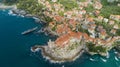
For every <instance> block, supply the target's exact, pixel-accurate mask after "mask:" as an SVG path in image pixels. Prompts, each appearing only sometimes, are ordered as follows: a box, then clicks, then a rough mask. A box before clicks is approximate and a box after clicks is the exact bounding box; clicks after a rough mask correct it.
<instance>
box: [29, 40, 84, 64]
mask: <svg viewBox="0 0 120 67" xmlns="http://www.w3.org/2000/svg"><path fill="white" fill-rule="evenodd" d="M53 43H54V42H51V41H49V45H48V46H40V45H35V46H33V47H32V48H31V51H32V52H36V51H39V50H41V52H42V55H43V57H44V58H45V59H47V60H49V61H50V62H52V63H63V62H71V61H74V60H76V59H77V58H79V57H80V56H81V55H82V53H84V51H85V50H84V48H83V46H84V45H83V44H82V43H81V44H80V45H81V46H78V47H76V49H73V50H68V46H67V47H65V48H58V47H56V46H55V45H54V44H53Z"/></svg>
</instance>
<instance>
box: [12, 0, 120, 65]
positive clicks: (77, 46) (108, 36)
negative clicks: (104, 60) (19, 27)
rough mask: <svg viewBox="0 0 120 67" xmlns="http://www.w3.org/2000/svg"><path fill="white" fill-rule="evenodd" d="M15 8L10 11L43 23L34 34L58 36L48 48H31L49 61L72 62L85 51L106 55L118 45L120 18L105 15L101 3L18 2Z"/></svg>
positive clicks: (61, 0)
mask: <svg viewBox="0 0 120 67" xmlns="http://www.w3.org/2000/svg"><path fill="white" fill-rule="evenodd" d="M68 1H70V2H68ZM26 3H27V4H26ZM31 3H32V6H31ZM71 4H72V5H71ZM23 6H24V7H23ZM109 6H110V5H109ZM114 6H115V5H114ZM17 7H19V8H18V9H17V8H16V9H13V10H12V12H13V13H14V14H17V15H22V16H25V17H33V18H34V19H35V21H36V22H38V23H39V22H40V23H41V21H43V22H42V23H44V24H43V25H44V27H43V28H42V29H41V30H39V31H38V32H37V33H41V32H45V34H46V35H49V34H50V35H51V34H52V35H56V36H58V38H57V39H56V40H55V41H49V42H48V45H47V46H38V45H37V46H33V47H32V48H31V51H32V52H36V51H38V50H39V49H41V51H42V55H43V56H44V57H45V58H46V59H49V60H50V61H54V62H58V63H59V62H65V61H73V60H75V59H76V58H77V57H78V56H81V54H82V53H83V52H84V51H87V52H88V53H89V54H91V55H95V54H100V55H102V56H107V52H108V51H109V50H111V49H112V48H113V47H115V46H117V45H118V44H119V40H120V34H119V33H120V24H119V23H120V15H116V14H119V13H117V12H116V14H111V13H110V14H109V15H108V13H105V11H106V10H105V5H104V4H102V2H101V1H100V0H93V1H91V0H84V1H79V0H77V1H75V0H26V1H22V0H21V1H19V3H18V4H17ZM33 7H34V8H33ZM106 8H107V7H106ZM109 8H111V7H109ZM116 8H117V7H116ZM111 9H114V8H111ZM115 10H118V9H115Z"/></svg>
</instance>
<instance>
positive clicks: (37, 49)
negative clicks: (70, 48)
mask: <svg viewBox="0 0 120 67" xmlns="http://www.w3.org/2000/svg"><path fill="white" fill-rule="evenodd" d="M39 50H40V48H36V49H35V50H33V49H32V48H31V51H32V52H37V51H39Z"/></svg>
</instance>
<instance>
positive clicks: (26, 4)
mask: <svg viewBox="0 0 120 67" xmlns="http://www.w3.org/2000/svg"><path fill="white" fill-rule="evenodd" d="M17 7H18V9H22V10H25V11H26V12H27V13H29V14H32V15H34V16H37V17H39V18H41V19H42V20H43V21H48V22H49V21H51V20H52V19H51V18H49V17H47V16H45V15H44V14H43V13H42V12H43V11H44V10H43V9H42V8H43V7H44V6H43V5H41V4H39V3H38V2H37V0H19V3H18V4H17Z"/></svg>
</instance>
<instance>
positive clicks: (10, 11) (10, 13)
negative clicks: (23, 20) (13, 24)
mask: <svg viewBox="0 0 120 67" xmlns="http://www.w3.org/2000/svg"><path fill="white" fill-rule="evenodd" d="M8 14H9V15H12V16H16V14H14V13H13V12H12V10H9V12H8Z"/></svg>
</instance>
